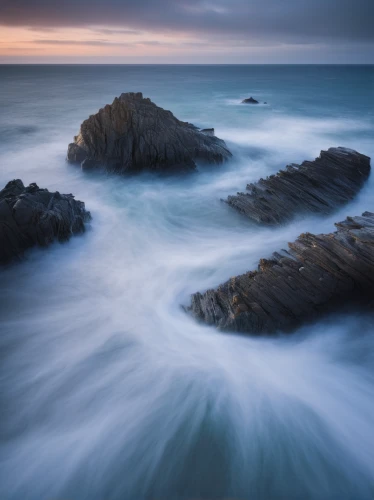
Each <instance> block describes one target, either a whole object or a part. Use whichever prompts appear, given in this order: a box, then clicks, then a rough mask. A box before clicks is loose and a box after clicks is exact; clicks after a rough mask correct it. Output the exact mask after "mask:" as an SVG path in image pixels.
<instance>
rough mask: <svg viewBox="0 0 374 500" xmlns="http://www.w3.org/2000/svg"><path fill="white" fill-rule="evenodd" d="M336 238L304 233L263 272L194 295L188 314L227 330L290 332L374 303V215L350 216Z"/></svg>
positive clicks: (266, 264) (269, 261)
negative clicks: (336, 310)
mask: <svg viewBox="0 0 374 500" xmlns="http://www.w3.org/2000/svg"><path fill="white" fill-rule="evenodd" d="M336 226H337V231H336V232H335V233H331V234H322V235H321V234H320V235H314V234H310V233H306V234H301V235H300V236H299V237H298V239H297V240H296V241H295V242H294V243H289V250H288V251H286V250H282V251H281V252H279V253H274V254H273V255H272V257H271V258H270V259H261V260H260V263H259V266H258V270H256V271H250V272H247V273H245V274H242V275H241V276H236V277H234V278H231V279H230V280H229V281H227V282H226V283H224V284H223V285H220V286H219V287H218V288H217V289H216V290H208V291H207V292H205V293H203V294H201V293H195V294H194V295H192V301H191V306H190V307H189V308H188V310H189V311H190V312H191V313H192V314H193V315H194V316H195V317H196V318H197V319H199V320H200V321H203V322H205V323H208V324H209V325H215V326H216V327H218V328H220V329H222V330H227V331H238V332H246V333H253V334H260V333H269V332H274V331H275V330H278V329H280V330H284V331H287V330H290V329H292V328H294V327H296V326H298V325H300V324H301V323H302V322H303V321H306V320H309V319H312V318H315V317H316V316H317V315H318V314H320V313H323V312H326V311H328V310H330V309H331V307H332V306H333V305H334V307H336V306H337V305H338V306H339V307H340V308H345V307H346V306H347V305H348V304H349V303H351V302H352V301H353V300H357V299H360V300H362V303H364V302H365V301H366V303H368V304H369V303H370V301H372V300H373V299H374V214H373V213H370V212H365V213H363V214H362V216H361V217H348V218H347V219H346V220H345V221H344V222H340V223H337V224H336Z"/></svg>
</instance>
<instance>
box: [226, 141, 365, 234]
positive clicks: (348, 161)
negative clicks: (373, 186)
mask: <svg viewBox="0 0 374 500" xmlns="http://www.w3.org/2000/svg"><path fill="white" fill-rule="evenodd" d="M369 173H370V158H369V157H367V156H365V155H362V154H360V153H357V151H353V150H351V149H346V148H330V149H329V150H328V151H321V154H320V156H319V157H318V158H316V159H315V160H314V161H304V162H303V163H302V164H301V165H296V164H292V165H288V166H287V167H286V169H285V170H280V171H279V172H278V173H277V174H275V175H271V176H270V177H267V178H266V179H260V181H259V182H256V183H255V184H249V185H247V191H248V192H247V193H237V195H236V196H229V197H228V198H227V200H226V202H227V203H228V204H229V205H230V206H232V207H234V208H235V209H236V210H238V211H239V212H241V213H243V214H244V215H246V216H247V217H249V218H250V219H252V220H254V221H256V222H258V223H261V224H267V225H276V224H281V223H284V222H287V221H290V220H291V219H292V218H294V217H295V215H299V214H302V213H307V212H313V213H321V214H328V213H331V212H332V211H333V210H334V209H336V208H337V207H339V206H341V205H343V204H344V203H347V202H348V201H350V200H352V199H353V197H354V196H355V195H356V194H357V192H358V191H359V190H360V188H361V187H362V185H363V184H364V182H365V181H366V179H367V178H368V176H369Z"/></svg>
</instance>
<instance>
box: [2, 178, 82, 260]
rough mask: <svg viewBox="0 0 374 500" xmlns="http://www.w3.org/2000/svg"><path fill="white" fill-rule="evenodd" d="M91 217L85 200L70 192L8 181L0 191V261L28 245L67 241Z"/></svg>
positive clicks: (15, 256) (14, 255) (11, 256)
mask: <svg viewBox="0 0 374 500" xmlns="http://www.w3.org/2000/svg"><path fill="white" fill-rule="evenodd" d="M90 219H91V215H90V213H89V212H87V211H86V209H85V206H84V203H83V202H82V201H78V200H75V199H74V196H73V195H72V194H60V193H59V192H58V191H56V192H55V193H51V192H49V191H48V189H40V188H39V187H38V186H37V184H30V185H29V186H28V187H25V186H24V185H23V182H22V181H21V180H20V179H16V180H13V181H10V182H8V184H7V185H6V186H5V188H4V189H3V190H2V191H0V263H1V264H6V263H7V262H10V261H12V260H13V259H15V258H17V257H21V256H22V255H23V253H24V252H25V250H27V249H28V248H30V247H32V246H35V245H39V246H42V247H45V246H48V245H49V244H50V243H51V242H52V241H53V240H55V239H57V240H58V241H66V240H68V239H69V238H70V237H71V236H72V235H73V234H77V233H81V232H83V231H84V229H85V223H86V222H88V221H89V220H90Z"/></svg>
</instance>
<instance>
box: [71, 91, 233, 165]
mask: <svg viewBox="0 0 374 500" xmlns="http://www.w3.org/2000/svg"><path fill="white" fill-rule="evenodd" d="M230 157H231V153H230V151H229V150H228V149H227V147H226V144H225V143H224V141H222V140H221V139H218V138H217V137H215V136H214V131H213V134H212V133H209V132H206V131H204V132H203V131H200V130H199V129H198V128H196V127H195V126H194V125H192V124H190V123H186V122H182V121H180V120H178V119H177V118H176V117H175V116H174V115H173V114H172V113H171V112H170V111H167V110H165V109H162V108H160V107H158V106H156V104H154V103H153V102H152V101H151V100H150V99H148V98H143V94H141V93H140V92H138V93H132V92H130V93H125V94H121V96H120V97H116V98H115V99H114V101H113V103H112V104H110V105H109V104H108V105H106V106H105V107H104V108H102V109H100V110H99V112H98V113H96V114H95V115H91V116H90V117H89V118H88V119H87V120H85V121H84V122H83V123H82V125H81V128H80V132H79V134H78V135H77V136H76V137H75V141H74V143H72V144H69V147H68V153H67V159H68V160H69V161H70V162H76V163H80V164H81V165H82V168H83V169H92V168H98V167H105V168H106V169H107V170H109V171H115V172H120V173H124V172H134V171H141V170H143V169H147V170H156V171H164V170H174V171H185V170H186V171H188V170H193V169H195V168H196V164H195V161H201V162H206V163H217V164H218V163H222V162H223V161H225V160H227V159H229V158H230Z"/></svg>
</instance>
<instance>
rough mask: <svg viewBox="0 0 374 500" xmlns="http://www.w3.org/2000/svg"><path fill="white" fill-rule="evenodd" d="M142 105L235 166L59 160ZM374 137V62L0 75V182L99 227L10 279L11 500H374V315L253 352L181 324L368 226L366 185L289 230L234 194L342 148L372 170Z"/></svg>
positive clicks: (337, 320) (4, 357)
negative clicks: (265, 272) (181, 169)
mask: <svg viewBox="0 0 374 500" xmlns="http://www.w3.org/2000/svg"><path fill="white" fill-rule="evenodd" d="M128 91H141V92H143V93H144V95H145V96H146V97H150V98H151V99H152V100H153V101H154V102H156V103H157V104H158V105H160V106H162V107H165V108H167V109H170V110H172V111H173V113H174V114H175V115H176V116H177V117H178V118H180V119H182V120H186V121H190V122H192V123H194V124H196V125H197V126H200V127H214V128H215V130H216V135H217V136H219V137H221V138H223V139H224V140H225V141H226V142H227V144H228V146H229V148H230V149H231V150H232V152H233V153H234V159H233V161H232V162H230V163H229V164H226V165H223V166H220V167H210V168H203V167H200V168H199V172H198V173H197V174H195V175H191V176H189V177H183V178H157V177H153V176H151V175H149V174H144V175H141V176H137V177H133V178H123V177H119V176H107V175H104V174H91V175H87V174H84V173H82V172H81V171H80V169H79V168H77V167H76V166H72V165H69V164H67V163H66V162H65V155H66V150H67V145H68V143H69V142H71V141H72V139H73V136H74V135H75V134H76V133H77V132H78V129H79V125H80V123H81V122H82V121H83V120H84V119H85V118H86V117H87V116H88V115H89V114H92V113H95V112H96V111H97V110H98V108H99V107H102V106H103V105H105V104H106V103H109V102H112V100H113V98H114V97H115V96H117V95H119V94H120V93H121V92H128ZM250 96H253V97H254V98H256V99H258V100H259V101H260V102H261V104H260V105H258V106H244V105H241V104H240V101H241V100H242V99H243V98H245V97H250ZM264 101H266V102H267V104H266V105H265V104H262V103H263V102H264ZM373 138H374V67H373V66H371V67H370V66H366V67H365V66H207V67H203V66H0V156H1V159H0V185H1V187H2V186H3V185H4V184H5V183H6V182H8V181H9V180H11V179H13V178H21V179H22V180H23V181H24V183H25V184H26V183H30V182H36V183H38V184H39V186H41V187H46V188H48V189H50V190H58V191H60V192H62V193H73V194H74V195H75V196H76V197H77V198H78V199H80V200H83V201H85V202H86V206H87V208H88V209H89V210H90V211H91V213H92V216H93V220H92V223H91V224H90V226H89V228H88V230H87V232H86V233H85V234H84V235H83V236H79V237H76V238H73V239H72V240H71V241H70V242H69V243H67V244H63V245H60V244H55V245H53V246H51V247H49V248H48V249H47V250H40V249H36V250H32V251H30V252H29V253H28V254H27V256H26V259H25V261H23V262H22V263H19V264H16V265H14V266H12V267H9V268H7V269H5V270H2V271H1V279H0V298H1V301H0V315H1V324H0V327H1V335H0V347H1V363H0V397H1V401H0V408H1V418H0V445H1V447H0V498H1V499H4V500H8V499H10V500H18V499H19V500H21V499H22V500H29V499H30V500H44V499H45V500H66V499H69V500H142V499H147V500H148V499H159V500H160V499H161V500H162V499H166V500H169V499H170V500H174V499H175V500H178V499H184V500H185V499H224V498H225V499H228V498H230V499H248V500H249V499H251V500H269V499H270V500H272V499H276V500H277V499H318V500H319V499H321V500H325V499H332V500H335V499H352V500H353V499H354V500H362V499H363V500H366V499H371V498H373V497H374V429H373V415H374V336H373V329H374V321H373V320H374V315H370V314H368V315H365V316H361V315H360V316H359V315H357V314H356V315H353V314H349V313H346V314H345V315H340V316H333V317H328V318H325V319H323V320H322V321H320V322H318V323H316V324H314V325H309V326H307V327H304V328H302V329H300V330H299V331H298V332H296V333H295V334H293V335H292V336H290V335H284V334H282V333H281V332H280V334H279V335H278V336H277V337H275V338H273V337H263V338H251V337H244V336H243V337H239V336H236V335H233V334H231V335H227V334H226V335H224V334H222V333H219V332H217V331H215V330H214V329H211V328H208V327H204V326H202V325H199V324H196V323H195V322H194V321H193V320H192V319H190V318H189V317H187V316H186V315H185V313H184V312H183V310H182V308H181V307H180V305H181V304H187V303H188V300H189V295H190V294H191V293H193V292H195V291H199V290H201V291H202V290H205V289H206V288H208V287H212V286H216V285H218V284H219V283H221V282H223V281H225V280H226V279H228V278H229V277H231V276H233V275H235V274H238V273H241V272H244V271H247V270H250V269H254V268H255V267H256V266H257V262H258V259H259V258H260V257H267V256H269V255H270V254H271V252H272V251H274V250H279V249H281V248H285V247H286V245H287V242H288V241H292V240H293V239H295V238H296V237H297V235H298V234H300V233H301V232H305V231H308V230H309V231H313V232H326V231H331V230H333V229H334V226H333V223H334V222H335V221H338V220H342V219H344V218H345V217H346V216H347V215H357V214H359V213H361V212H363V211H365V210H371V211H374V198H373V193H374V180H373V177H371V178H370V179H369V181H368V183H367V185H366V186H365V187H364V189H363V190H362V191H361V192H360V194H359V195H358V196H357V198H356V199H355V200H354V201H352V202H351V203H350V204H349V205H347V206H345V207H343V208H341V209H340V210H339V211H337V212H336V213H335V214H333V215H331V216H329V217H326V218H316V217H303V218H299V219H297V220H295V222H293V223H292V224H290V225H288V226H286V227H283V228H281V229H276V230H274V229H272V230H269V229H262V228H259V227H257V226H254V225H252V224H250V223H249V222H248V221H246V220H245V219H244V218H242V217H241V216H240V215H239V214H237V213H236V212H235V211H233V210H232V209H230V207H228V206H226V205H225V204H223V203H221V202H220V198H224V197H226V196H227V195H228V194H233V193H235V192H236V191H238V190H243V189H244V188H245V186H246V184H247V182H249V181H254V180H257V179H259V178H260V177H265V176H266V175H269V174H272V173H274V172H276V171H277V170H278V169H279V168H281V167H284V166H285V165H286V164H288V163H292V162H301V161H303V160H305V159H313V158H314V157H316V156H317V155H318V154H319V151H320V150H321V149H326V148H328V147H330V146H339V145H342V146H346V147H350V148H354V149H357V150H358V151H360V152H362V153H364V154H367V155H369V156H372V157H374V141H373Z"/></svg>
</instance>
